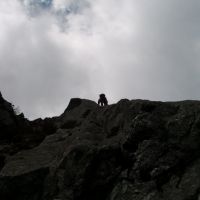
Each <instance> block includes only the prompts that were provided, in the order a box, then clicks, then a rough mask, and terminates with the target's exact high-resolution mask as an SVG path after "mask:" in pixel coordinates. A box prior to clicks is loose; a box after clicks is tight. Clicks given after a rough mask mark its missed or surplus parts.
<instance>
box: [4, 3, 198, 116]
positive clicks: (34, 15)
mask: <svg viewBox="0 0 200 200" xmlns="http://www.w3.org/2000/svg"><path fill="white" fill-rule="evenodd" d="M0 44H1V45H0V90H1V91H2V94H3V96H4V97H5V98H6V99H7V100H8V101H11V102H12V103H13V104H14V105H15V106H19V108H20V110H21V111H22V112H24V113H25V116H26V117H28V118H29V119H35V118H38V117H49V116H55V115H60V114H61V113H62V112H63V111H64V109H65V108H66V106H67V105H68V102H69V100H70V98H73V97H80V98H87V99H92V100H97V98H98V94H99V93H102V92H103V93H105V94H106V95H107V98H108V101H109V102H110V103H115V102H117V101H118V100H120V99H122V98H128V99H136V98H137V99H138V98H140V99H150V100H162V101H176V100H183V99H197V100H199V99H200V1H199V0H190V1H188V0H167V1H161V0H151V1H150V0H0Z"/></svg>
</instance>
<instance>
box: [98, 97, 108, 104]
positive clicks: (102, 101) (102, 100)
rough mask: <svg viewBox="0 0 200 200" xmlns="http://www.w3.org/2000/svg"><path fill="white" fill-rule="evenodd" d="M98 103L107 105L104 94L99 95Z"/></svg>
mask: <svg viewBox="0 0 200 200" xmlns="http://www.w3.org/2000/svg"><path fill="white" fill-rule="evenodd" d="M98 105H100V106H107V105H108V100H107V98H106V95H105V94H100V95H99V100H98Z"/></svg>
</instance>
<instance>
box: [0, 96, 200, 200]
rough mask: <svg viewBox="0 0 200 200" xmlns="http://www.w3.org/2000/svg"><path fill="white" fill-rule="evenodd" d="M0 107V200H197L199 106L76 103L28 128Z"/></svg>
mask: <svg viewBox="0 0 200 200" xmlns="http://www.w3.org/2000/svg"><path fill="white" fill-rule="evenodd" d="M22 117H23V116H21V117H20V116H16V115H15V113H14V112H13V109H12V106H11V104H10V103H8V102H7V101H5V100H4V99H3V103H0V119H1V120H0V137H1V140H0V199H1V200H13V199H16V200H94V199H95V200H133V199H134V200H198V199H199V198H200V178H199V177H200V154H199V153H200V102H199V101H182V102H166V103H163V102H151V101H146V100H132V101H129V100H127V99H123V100H121V101H119V102H118V103H117V104H114V105H109V106H106V107H105V108H104V109H101V108H100V107H99V106H98V104H96V103H95V102H93V101H90V100H84V99H72V100H71V101H70V103H69V106H68V108H67V109H66V110H65V112H64V113H63V114H62V115H61V116H59V117H54V118H51V119H50V118H49V119H48V118H47V119H44V120H42V119H38V120H35V121H28V120H27V119H25V118H22Z"/></svg>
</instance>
